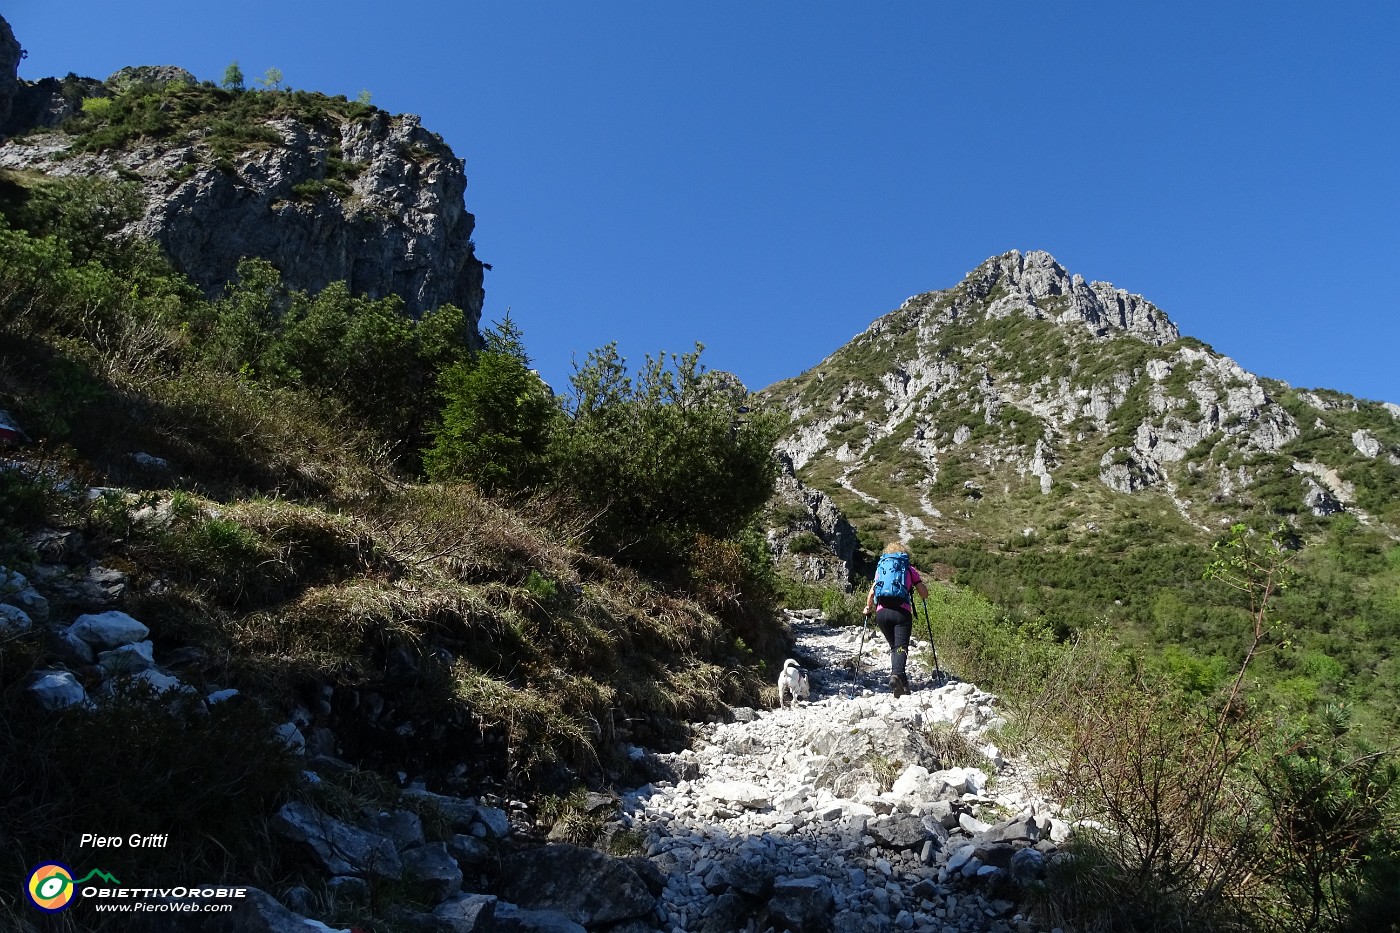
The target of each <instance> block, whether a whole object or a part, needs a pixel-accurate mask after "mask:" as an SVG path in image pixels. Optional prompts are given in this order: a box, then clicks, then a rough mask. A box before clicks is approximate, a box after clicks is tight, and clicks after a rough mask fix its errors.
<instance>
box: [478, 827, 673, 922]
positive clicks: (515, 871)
mask: <svg viewBox="0 0 1400 933" xmlns="http://www.w3.org/2000/svg"><path fill="white" fill-rule="evenodd" d="M501 878H502V882H501V887H500V891H499V892H498V893H499V894H500V896H501V897H502V898H504V899H506V900H508V901H511V902H512V903H515V904H518V905H519V906H521V907H523V908H525V909H527V910H553V911H557V912H559V913H562V914H564V915H565V916H567V917H568V918H569V919H570V920H572V921H574V922H575V923H579V924H582V925H583V926H585V927H595V926H604V925H607V924H610V923H616V922H618V921H621V920H629V919H631V918H633V917H642V916H646V915H648V914H650V913H651V911H652V910H653V909H654V908H655V906H656V898H655V897H654V896H653V895H652V893H651V892H650V891H648V890H647V886H646V884H645V883H644V882H643V881H642V879H641V878H639V877H638V876H637V873H636V872H634V871H633V870H632V869H631V868H628V867H627V866H626V865H625V864H623V863H622V862H621V861H619V860H618V859H615V858H612V857H610V856H607V855H604V854H603V853H601V852H597V851H594V850H593V849H586V848H583V847H581V846H575V845H568V844H557V845H547V846H540V847H538V848H534V849H525V850H523V851H521V852H517V853H515V854H514V855H511V856H510V857H508V858H507V859H505V861H504V862H503V864H502V866H501ZM582 878H586V879H588V884H586V885H581V884H579V879H582Z"/></svg>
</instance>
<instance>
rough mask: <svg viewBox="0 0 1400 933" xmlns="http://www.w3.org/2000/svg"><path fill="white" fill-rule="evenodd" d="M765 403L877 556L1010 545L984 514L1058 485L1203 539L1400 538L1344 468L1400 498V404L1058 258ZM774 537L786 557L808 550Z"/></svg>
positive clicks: (920, 301)
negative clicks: (1159, 516)
mask: <svg viewBox="0 0 1400 933" xmlns="http://www.w3.org/2000/svg"><path fill="white" fill-rule="evenodd" d="M760 395H761V396H762V397H764V398H765V399H766V400H767V401H768V403H769V404H771V405H773V406H774V407H776V408H778V409H779V410H782V411H785V412H787V414H788V417H789V424H788V426H787V428H786V429H785V430H784V432H783V434H782V436H781V437H780V439H779V442H778V449H779V451H780V454H781V455H782V457H783V458H784V460H785V461H786V462H787V463H789V464H790V465H791V472H792V474H793V476H794V479H796V480H798V481H800V483H801V484H805V485H806V486H809V487H811V488H812V489H814V490H818V491H820V492H821V493H823V494H826V495H829V496H831V497H833V498H834V499H835V501H836V502H837V504H838V506H839V507H840V509H841V510H842V511H844V512H847V513H848V517H850V518H852V520H853V521H855V522H856V524H857V525H860V524H862V522H861V521H860V519H861V518H864V519H865V522H864V524H865V525H866V528H865V529H864V530H865V532H866V533H865V534H864V535H863V536H862V538H863V540H862V544H863V545H864V546H866V548H867V550H878V548H877V547H875V546H874V544H875V542H876V540H878V539H879V538H882V537H898V538H900V539H903V540H908V539H910V538H911V537H934V536H935V535H936V536H938V537H939V538H940V539H942V540H947V539H949V538H951V539H954V540H975V539H987V538H988V537H991V538H993V539H998V538H1004V537H1005V536H1006V535H1007V534H1008V533H1010V532H1011V531H1013V529H1011V528H1009V527H1006V526H1005V525H1006V523H1005V522H1002V523H1000V524H999V525H998V527H996V528H994V529H993V528H988V527H985V523H979V522H978V521H977V520H976V518H975V516H974V514H973V513H974V512H975V511H978V510H982V511H986V509H985V506H984V503H985V501H986V500H987V498H988V497H991V498H992V499H996V498H999V497H1000V498H1003V499H1006V498H1013V499H1014V498H1016V497H1017V496H1020V497H1021V498H1026V495H1025V494H1026V492H1027V488H1026V487H1027V484H1033V485H1031V486H1030V488H1031V489H1033V490H1034V492H1035V493H1038V494H1039V496H1040V497H1044V498H1047V499H1048V498H1052V497H1054V496H1057V495H1060V494H1063V493H1064V491H1065V490H1064V488H1063V486H1061V485H1060V484H1067V485H1068V487H1069V488H1070V489H1071V490H1078V489H1080V488H1081V486H1083V485H1084V484H1086V483H1088V484H1092V485H1097V486H1100V487H1104V488H1105V489H1106V490H1107V491H1109V492H1112V493H1117V494H1125V495H1128V496H1131V495H1133V494H1139V493H1149V494H1150V495H1151V496H1156V497H1159V498H1161V499H1164V500H1165V501H1166V502H1167V503H1169V506H1170V509H1171V511H1173V512H1174V513H1176V515H1177V516H1178V517H1179V518H1180V519H1181V521H1182V523H1183V525H1184V526H1186V527H1188V528H1190V529H1192V533H1191V535H1189V537H1198V538H1199V537H1200V536H1202V535H1209V534H1210V533H1211V532H1213V531H1215V530H1217V529H1219V528H1221V527H1224V526H1227V525H1229V524H1230V523H1232V522H1233V521H1235V520H1238V519H1239V518H1241V517H1242V516H1244V515H1247V514H1251V513H1255V512H1259V511H1260V507H1261V506H1262V508H1263V510H1264V511H1269V512H1272V513H1275V514H1279V515H1296V514H1297V513H1299V512H1305V513H1311V514H1312V515H1315V516H1317V517H1323V516H1326V515H1329V514H1336V513H1339V512H1343V511H1347V512H1351V513H1352V514H1354V515H1356V516H1357V517H1358V518H1359V519H1360V520H1361V521H1362V522H1364V523H1371V522H1375V523H1377V525H1378V526H1379V527H1382V528H1384V529H1385V530H1386V533H1387V534H1389V535H1391V536H1392V537H1393V536H1394V534H1395V529H1396V527H1397V526H1396V524H1395V519H1396V518H1397V516H1396V515H1395V514H1393V512H1392V510H1389V509H1381V510H1379V511H1381V512H1383V513H1384V514H1378V515H1373V514H1371V512H1370V511H1368V508H1367V505H1368V503H1359V502H1358V500H1357V481H1356V479H1355V478H1353V479H1348V478H1347V476H1346V475H1345V474H1348V473H1350V474H1357V473H1360V472H1365V471H1363V470H1360V469H1359V468H1360V467H1361V466H1362V465H1364V464H1369V465H1370V467H1371V468H1372V469H1371V472H1376V471H1377V469H1379V470H1380V471H1381V472H1383V473H1385V474H1386V475H1385V477H1384V480H1385V482H1383V483H1376V482H1373V483H1372V485H1384V486H1389V485H1390V484H1391V482H1392V481H1393V479H1394V477H1391V476H1390V473H1391V472H1393V470H1392V469H1391V468H1394V467H1396V466H1400V420H1397V419H1400V406H1394V405H1388V404H1386V403H1374V402H1367V401H1364V400H1359V399H1354V398H1352V397H1350V396H1347V395H1345V394H1344V393H1337V392H1332V391H1330V390H1311V391H1308V390H1295V389H1293V388H1292V387H1291V386H1288V385H1287V384H1286V383H1283V382H1279V381H1277V380H1269V379H1266V378H1262V377H1259V376H1257V375H1255V374H1253V373H1250V372H1248V371H1247V370H1245V369H1244V368H1243V367H1241V366H1240V365H1239V364H1238V363H1237V362H1235V361H1234V360H1233V359H1231V358H1230V357H1228V356H1225V355H1223V354H1219V353H1216V352H1215V351H1214V350H1213V349H1212V348H1211V347H1210V346H1209V345H1207V344H1205V343H1203V342H1201V341H1199V340H1197V339H1195V338H1193V337H1189V336H1183V335H1182V334H1181V332H1180V328H1179V327H1178V326H1177V325H1176V324H1175V323H1174V322H1173V321H1172V320H1171V319H1170V318H1169V317H1168V316H1167V314H1166V313H1165V312H1164V311H1162V310H1161V309H1160V308H1158V307H1157V306H1156V305H1154V304H1152V303H1151V302H1150V301H1149V300H1148V299H1146V298H1144V297H1143V296H1141V295H1137V294H1133V293H1131V292H1128V291H1127V290H1125V289H1122V288H1119V287H1116V286H1114V285H1112V284H1110V283H1107V282H1097V281H1096V282H1088V281H1086V280H1085V279H1084V278H1083V277H1082V276H1080V275H1077V274H1071V273H1070V272H1069V271H1068V270H1066V269H1065V267H1064V266H1062V265H1061V264H1060V263H1059V262H1057V261H1056V260H1055V259H1054V257H1053V256H1051V255H1050V254H1049V253H1047V252H1044V251H1039V250H1031V251H1028V252H1026V253H1021V252H1019V251H1016V250H1012V251H1009V252H1007V253H1003V254H1001V255H998V256H993V257H990V258H989V259H987V260H985V261H984V262H982V263H981V264H979V265H978V266H977V267H975V268H974V269H973V270H972V271H970V272H969V273H968V274H967V275H966V276H965V277H964V278H963V279H962V281H960V282H959V283H958V284H956V285H954V286H952V287H951V288H947V289H942V290H938V291H932V292H924V293H921V294H918V295H914V296H911V297H910V298H909V299H907V300H906V301H904V302H903V303H902V304H901V305H900V306H899V307H898V308H896V309H895V310H893V311H891V312H889V313H887V314H885V315H882V316H881V317H879V318H877V319H876V320H875V321H873V322H872V323H871V324H870V325H869V326H868V327H867V328H866V329H865V330H863V331H862V332H860V333H858V334H857V335H856V336H855V337H853V338H852V339H851V340H850V341H848V342H847V343H846V344H844V345H842V346H841V347H839V348H838V349H837V350H835V351H833V352H832V353H831V354H829V355H828V356H827V357H826V358H825V359H824V360H823V361H822V362H821V363H819V364H817V365H816V366H814V367H812V368H811V369H809V370H807V371H806V372H804V373H803V374H801V375H799V376H797V377H794V378H792V379H787V380H783V381H780V382H778V383H775V384H773V385H772V386H769V387H767V388H765V389H763V390H762V391H761V393H760ZM1343 416H1345V417H1343ZM1342 421H1348V424H1347V425H1343V424H1341V423H1340V422H1342ZM1350 421H1356V422H1357V424H1356V425H1351V424H1350ZM1333 422H1335V423H1333ZM1361 422H1365V423H1364V424H1362V423H1361ZM1341 438H1345V442H1344V443H1339V439H1341ZM1321 439H1325V440H1326V442H1327V443H1326V444H1324V445H1323V446H1325V447H1326V448H1327V455H1326V456H1319V455H1318V449H1317V448H1318V442H1319V440H1321ZM1366 483H1367V481H1366V480H1362V482H1361V485H1362V486H1365V485H1366ZM998 486H1000V490H998V489H997V487H998ZM1057 489H1058V491H1057ZM1260 490H1265V491H1267V494H1264V493H1262V492H1260ZM1091 498H1095V499H1096V500H1098V501H1096V503H1095V505H1094V508H1095V511H1096V512H1098V513H1099V516H1098V517H1097V518H1088V519H1086V520H1085V521H1083V522H1081V523H1080V530H1081V531H1082V530H1084V528H1085V527H1086V526H1087V525H1089V524H1093V523H1094V522H1096V521H1102V520H1105V519H1108V518H1111V516H1112V515H1113V514H1114V512H1115V508H1114V507H1112V503H1108V504H1107V505H1108V506H1109V507H1104V506H1105V503H1104V502H1103V501H1102V500H1103V499H1104V497H1102V496H1096V497H1091ZM1363 498H1365V497H1364V496H1363ZM1376 498H1377V497H1375V496H1372V497H1370V499H1371V500H1372V501H1371V502H1370V503H1369V505H1371V506H1374V505H1375V504H1376V503H1375V501H1374V500H1375V499H1376ZM1382 498H1383V497H1382ZM790 501H792V500H790ZM1119 504H1120V505H1121V502H1120V503H1119ZM1075 507H1076V508H1083V507H1084V506H1083V505H1082V504H1076V506H1075ZM1031 511H1032V512H1034V511H1040V512H1044V511H1046V510H1044V509H1040V510H1036V509H1031ZM1373 511H1374V509H1373ZM824 524H825V525H828V526H829V525H830V524H831V522H830V520H829V519H828V520H826V521H825V522H824ZM1024 524H1025V526H1026V527H1022V528H1021V529H1020V530H1022V531H1026V530H1027V527H1029V528H1030V534H1034V533H1035V530H1034V527H1032V526H1031V523H1030V522H1026V523H1024ZM872 526H873V528H874V530H873V531H872V530H871V529H872ZM794 527H795V528H796V526H794ZM811 530H812V529H811V527H808V526H806V525H804V526H803V527H801V528H797V529H796V531H795V532H794V534H796V533H801V532H803V531H811ZM770 537H771V538H772V540H773V541H774V543H775V548H776V549H777V550H778V551H779V553H780V554H782V553H783V551H784V548H785V541H786V540H787V538H788V537H790V536H785V535H784V533H783V531H782V530H781V529H776V530H775V533H773V534H772V535H771V536H770ZM829 550H832V553H835V551H834V549H829ZM809 563H810V561H809ZM846 563H847V565H848V566H849V561H846Z"/></svg>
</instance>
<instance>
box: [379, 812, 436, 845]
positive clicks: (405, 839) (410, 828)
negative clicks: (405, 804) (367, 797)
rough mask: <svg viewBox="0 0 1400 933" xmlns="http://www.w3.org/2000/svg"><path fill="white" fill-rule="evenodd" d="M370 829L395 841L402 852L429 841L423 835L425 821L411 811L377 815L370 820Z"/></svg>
mask: <svg viewBox="0 0 1400 933" xmlns="http://www.w3.org/2000/svg"><path fill="white" fill-rule="evenodd" d="M369 828H370V829H372V830H374V831H375V832H377V833H380V834H382V835H385V836H388V837H389V838H390V839H392V840H394V845H395V846H397V847H398V849H399V851H400V852H402V851H403V850H404V849H411V848H414V847H415V846H421V845H423V843H424V842H426V841H427V840H426V837H425V836H424V835H423V820H422V819H421V818H419V816H418V814H417V813H413V812H412V811H409V810H394V811H392V812H385V813H376V814H375V815H374V816H372V817H370V818H369Z"/></svg>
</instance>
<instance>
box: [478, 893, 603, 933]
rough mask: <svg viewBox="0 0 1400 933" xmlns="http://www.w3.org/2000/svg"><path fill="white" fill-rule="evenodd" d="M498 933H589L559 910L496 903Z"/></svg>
mask: <svg viewBox="0 0 1400 933" xmlns="http://www.w3.org/2000/svg"><path fill="white" fill-rule="evenodd" d="M494 923H495V927H494V929H495V930H496V933H588V931H587V930H585V929H584V928H583V927H582V926H580V925H579V924H577V923H575V922H574V921H572V920H570V919H569V918H568V917H566V916H564V915H563V914H561V913H560V912H559V911H557V910H526V909H525V908H523V907H520V906H518V905H516V904H510V903H506V902H504V901H497V902H496V915H495V918H494Z"/></svg>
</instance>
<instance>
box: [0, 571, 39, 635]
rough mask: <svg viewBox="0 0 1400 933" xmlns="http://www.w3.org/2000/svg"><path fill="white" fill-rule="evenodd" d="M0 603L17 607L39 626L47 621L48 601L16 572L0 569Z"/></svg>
mask: <svg viewBox="0 0 1400 933" xmlns="http://www.w3.org/2000/svg"><path fill="white" fill-rule="evenodd" d="M0 602H4V603H9V604H10V605H11V606H18V607H19V608H21V609H23V610H24V612H25V614H26V615H28V616H29V618H31V619H33V620H34V621H35V622H38V623H39V624H40V625H42V624H44V623H45V622H47V621H48V620H49V601H48V600H47V599H45V598H44V596H43V595H42V594H40V593H39V591H38V590H36V589H34V587H32V586H30V584H29V580H28V579H26V578H25V576H24V574H22V573H20V572H18V571H15V570H7V569H5V568H4V567H0Z"/></svg>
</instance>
